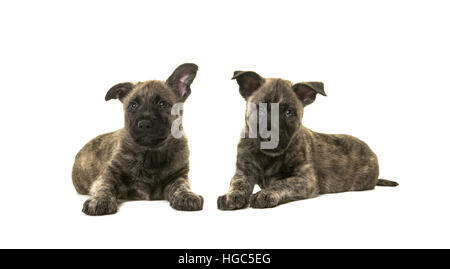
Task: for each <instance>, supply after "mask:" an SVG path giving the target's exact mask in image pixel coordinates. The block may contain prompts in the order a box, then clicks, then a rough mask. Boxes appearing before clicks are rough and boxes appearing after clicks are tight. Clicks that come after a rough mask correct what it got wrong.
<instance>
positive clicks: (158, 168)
mask: <svg viewBox="0 0 450 269" xmlns="http://www.w3.org/2000/svg"><path fill="white" fill-rule="evenodd" d="M129 168H130V169H129V171H130V173H129V178H128V180H129V181H130V182H144V183H147V184H150V185H158V184H161V183H162V182H164V180H165V179H166V177H167V173H168V170H169V168H170V160H169V158H167V156H165V155H157V154H149V153H147V154H144V155H142V156H138V157H136V159H135V160H133V161H132V162H131V163H130V167H129Z"/></svg>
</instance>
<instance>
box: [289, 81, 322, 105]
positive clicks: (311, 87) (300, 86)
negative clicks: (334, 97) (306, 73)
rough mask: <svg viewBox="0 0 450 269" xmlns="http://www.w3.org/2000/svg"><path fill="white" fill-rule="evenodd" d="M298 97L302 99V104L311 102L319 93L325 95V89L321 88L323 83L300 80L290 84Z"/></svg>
mask: <svg viewBox="0 0 450 269" xmlns="http://www.w3.org/2000/svg"><path fill="white" fill-rule="evenodd" d="M292 89H293V90H294V92H295V94H296V95H297V97H298V99H299V100H300V101H302V103H303V105H304V106H307V105H309V104H312V103H313V102H314V100H316V95H317V94H318V93H320V94H321V95H323V96H327V94H326V93H325V90H324V89H323V83H322V82H317V81H312V82H300V83H297V84H295V85H294V86H292Z"/></svg>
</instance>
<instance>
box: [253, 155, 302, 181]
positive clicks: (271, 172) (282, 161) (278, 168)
mask: <svg viewBox="0 0 450 269" xmlns="http://www.w3.org/2000/svg"><path fill="white" fill-rule="evenodd" d="M304 163H305V160H304V159H303V158H300V156H295V157H294V158H292V156H285V157H283V158H277V159H272V160H266V161H265V162H264V163H263V171H264V172H263V175H264V176H263V178H262V179H261V180H262V184H263V185H269V184H270V183H271V182H272V181H274V180H279V179H283V178H287V177H291V176H292V175H294V173H295V170H296V169H297V168H298V167H299V166H302V165H303V164H304Z"/></svg>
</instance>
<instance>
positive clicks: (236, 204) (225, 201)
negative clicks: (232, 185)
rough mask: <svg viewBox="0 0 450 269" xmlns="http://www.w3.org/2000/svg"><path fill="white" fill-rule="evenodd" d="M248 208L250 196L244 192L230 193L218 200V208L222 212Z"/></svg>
mask: <svg viewBox="0 0 450 269" xmlns="http://www.w3.org/2000/svg"><path fill="white" fill-rule="evenodd" d="M247 206H248V196H247V195H245V194H244V193H242V192H237V191H233V192H229V193H227V194H225V195H222V196H219V198H218V199H217V208H219V209H221V210H235V209H242V208H246V207H247Z"/></svg>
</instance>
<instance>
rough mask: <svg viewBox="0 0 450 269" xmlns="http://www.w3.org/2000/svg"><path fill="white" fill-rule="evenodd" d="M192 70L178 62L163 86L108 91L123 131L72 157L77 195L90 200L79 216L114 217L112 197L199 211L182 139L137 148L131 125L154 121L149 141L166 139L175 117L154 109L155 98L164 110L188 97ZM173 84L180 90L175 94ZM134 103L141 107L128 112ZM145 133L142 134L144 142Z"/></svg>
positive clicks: (140, 84)
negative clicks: (119, 108)
mask: <svg viewBox="0 0 450 269" xmlns="http://www.w3.org/2000/svg"><path fill="white" fill-rule="evenodd" d="M196 72H197V66H196V65H194V64H184V65H181V66H180V67H178V68H177V69H176V70H175V71H174V74H172V76H171V77H170V78H169V79H168V81H166V82H163V81H156V80H151V81H146V82H138V83H135V84H133V83H121V84H117V85H116V86H114V87H112V88H111V89H110V91H108V93H107V95H106V97H105V99H106V100H109V99H114V98H118V99H120V100H121V101H122V103H123V107H124V112H125V127H124V128H122V129H120V130H118V131H115V132H112V133H107V134H103V135H100V136H98V137H96V138H94V139H92V140H91V141H90V142H89V143H87V144H86V145H85V146H84V147H83V148H82V149H81V150H80V152H79V153H78V154H77V156H76V158H75V163H74V166H73V170H72V180H73V184H74V186H75V189H76V190H77V192H78V193H80V194H89V195H90V196H91V197H90V198H89V199H88V200H87V201H86V202H85V203H84V206H83V209H82V210H83V212H84V213H86V214H88V215H105V214H112V213H115V212H116V211H117V207H118V204H117V201H118V199H126V200H160V199H166V200H168V201H169V202H170V205H171V206H172V207H173V208H174V209H177V210H188V211H195V210H201V209H202V207H203V198H202V197H201V196H200V195H197V194H195V193H193V192H191V191H190V186H189V180H188V172H189V150H188V145H187V140H186V138H184V137H182V138H179V139H177V138H174V137H173V136H172V135H170V134H168V136H167V138H166V139H165V140H164V141H163V142H161V143H159V144H157V145H151V141H150V140H149V141H150V142H149V141H147V142H148V143H150V144H148V145H147V144H145V145H142V143H143V141H141V140H138V142H137V140H136V137H134V138H133V130H134V129H133V128H134V124H136V121H137V120H136V119H140V118H152V119H153V120H155V123H154V124H155V128H154V129H155V130H153V129H152V130H150V131H149V133H150V134H149V137H152V135H153V134H154V133H157V135H158V136H163V135H167V133H168V130H170V129H167V128H168V127H170V125H171V123H172V122H173V121H174V120H175V119H176V118H177V117H178V116H176V115H171V113H170V107H164V109H161V110H164V111H159V110H155V109H157V108H158V107H157V106H156V107H155V103H156V101H155V100H164V101H165V102H167V103H164V104H167V105H169V106H172V105H173V104H175V103H177V102H182V101H184V100H185V99H186V98H187V96H188V95H189V93H190V83H191V82H192V80H193V79H194V77H195V74H196ZM186 77H188V78H189V79H188V81H186V80H182V81H181V82H182V83H184V84H177V83H178V82H179V81H178V79H181V78H183V79H185V78H186ZM178 86H180V87H184V88H183V90H184V91H183V93H182V94H181V95H180V93H179V92H178V89H179V88H178ZM134 100H140V102H142V104H141V105H140V107H142V108H141V109H140V110H136V111H134V112H133V113H131V112H130V109H131V108H129V105H130V102H133V101H134ZM158 104H159V103H158ZM161 104H162V103H161ZM161 107H163V106H161ZM158 117H159V118H158ZM156 129H157V130H156ZM180 129H182V127H181V126H180ZM161 130H163V131H161ZM161 133H163V134H161ZM146 135H147V134H145V135H142V136H143V137H144V139H146Z"/></svg>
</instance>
